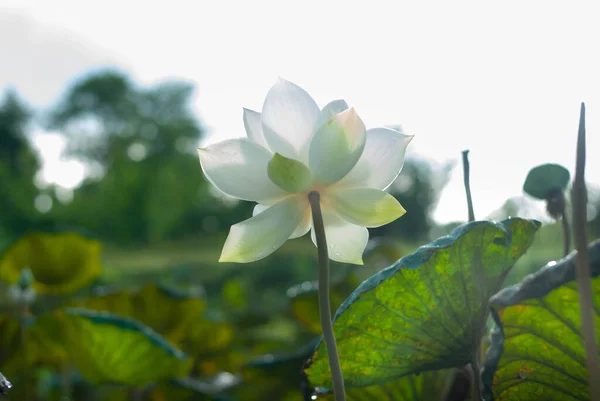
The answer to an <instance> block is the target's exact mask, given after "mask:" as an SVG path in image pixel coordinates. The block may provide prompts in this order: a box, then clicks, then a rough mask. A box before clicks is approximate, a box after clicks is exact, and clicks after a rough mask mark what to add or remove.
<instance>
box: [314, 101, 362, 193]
mask: <svg viewBox="0 0 600 401" xmlns="http://www.w3.org/2000/svg"><path fill="white" fill-rule="evenodd" d="M365 138H366V136H365V125H364V124H363V122H362V120H361V119H360V117H359V116H358V114H356V111H355V110H354V108H350V109H348V110H346V111H343V112H341V113H339V114H337V115H336V116H335V117H333V118H332V119H330V120H329V121H327V123H325V125H323V126H322V127H321V128H319V130H318V131H317V132H316V133H315V136H314V137H313V139H312V141H311V143H310V149H309V152H308V165H309V167H310V169H311V171H312V172H313V175H314V176H315V181H317V182H319V183H320V184H324V185H329V184H333V183H335V182H337V181H339V180H341V179H342V178H343V177H344V176H345V175H346V174H348V173H349V172H350V170H352V168H353V167H354V166H355V165H356V162H357V161H358V160H359V158H360V155H361V154H362V152H363V149H364V147H365V140H366V139H365Z"/></svg>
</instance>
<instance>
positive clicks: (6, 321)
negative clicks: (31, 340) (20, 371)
mask: <svg viewBox="0 0 600 401" xmlns="http://www.w3.org/2000/svg"><path fill="white" fill-rule="evenodd" d="M20 333H21V324H20V322H19V320H17V319H15V318H14V317H11V316H7V315H0V366H1V367H4V366H5V364H6V362H7V361H9V360H10V359H12V357H13V356H14V355H15V353H16V352H17V351H18V349H19V344H20V343H21V336H20Z"/></svg>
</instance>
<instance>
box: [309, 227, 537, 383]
mask: <svg viewBox="0 0 600 401" xmlns="http://www.w3.org/2000/svg"><path fill="white" fill-rule="evenodd" d="M539 226H540V224H539V223H538V222H536V221H531V220H523V219H518V218H516V219H509V220H505V221H504V222H502V223H491V222H486V221H481V222H473V223H468V224H465V225H463V226H461V227H459V228H457V229H455V230H454V231H453V232H452V233H451V234H450V235H449V236H446V237H442V238H440V239H438V240H436V241H434V242H433V243H431V244H429V245H425V246H423V247H421V248H419V249H418V250H417V251H416V252H414V253H413V254H411V255H408V256H405V257H404V258H402V259H400V260H399V261H398V262H397V263H395V264H394V265H392V266H390V267H388V268H386V269H384V270H382V271H381V272H380V273H377V274H376V275H374V276H372V277H370V278H369V279H367V280H366V281H364V282H363V283H362V284H361V285H360V286H359V287H358V288H357V289H356V290H355V291H354V293H352V295H350V297H349V298H348V299H347V300H346V301H344V303H343V304H342V306H341V307H340V308H339V309H338V311H337V313H336V315H335V318H334V326H333V327H334V332H335V335H336V340H337V344H338V350H339V354H340V359H341V365H342V371H343V372H344V379H345V383H346V386H347V387H348V388H351V387H357V386H366V385H372V384H378V383H383V382H385V381H389V380H392V379H394V378H399V377H402V376H406V375H409V374H415V373H420V372H424V371H428V370H433V369H445V368H453V367H460V366H462V365H465V364H468V363H470V362H471V361H472V358H473V357H474V349H476V348H477V347H478V344H479V341H480V339H481V335H482V331H483V327H484V325H485V321H486V316H487V313H486V312H487V300H488V299H489V297H490V296H491V295H493V294H494V293H495V292H496V291H497V290H498V289H499V288H500V285H501V283H502V280H503V279H504V277H506V274H507V273H508V272H509V270H510V269H511V267H512V266H513V265H514V263H515V261H516V260H517V259H518V258H519V257H520V256H521V255H522V254H523V253H524V252H525V251H526V250H527V248H528V247H529V246H530V245H531V243H532V241H533V237H534V234H535V232H536V231H537V229H538V228H539ZM306 373H307V375H308V377H309V380H310V382H311V384H313V385H315V386H318V387H326V388H330V387H331V379H330V374H329V364H328V362H327V351H326V349H325V346H324V344H323V343H321V344H320V345H319V347H318V348H317V350H316V352H315V354H314V355H313V357H312V359H311V362H310V365H309V367H308V368H307V369H306Z"/></svg>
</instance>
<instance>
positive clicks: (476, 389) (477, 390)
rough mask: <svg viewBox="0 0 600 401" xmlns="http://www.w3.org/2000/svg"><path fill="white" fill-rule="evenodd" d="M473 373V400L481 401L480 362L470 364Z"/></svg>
mask: <svg viewBox="0 0 600 401" xmlns="http://www.w3.org/2000/svg"><path fill="white" fill-rule="evenodd" d="M469 368H470V369H469V370H470V371H471V399H472V400H473V401H481V379H480V367H479V361H476V362H471V363H470V364H469Z"/></svg>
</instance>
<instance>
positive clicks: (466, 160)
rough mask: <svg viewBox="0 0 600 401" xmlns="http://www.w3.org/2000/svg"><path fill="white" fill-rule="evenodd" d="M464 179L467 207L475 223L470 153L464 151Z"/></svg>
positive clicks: (470, 217) (470, 218)
mask: <svg viewBox="0 0 600 401" xmlns="http://www.w3.org/2000/svg"><path fill="white" fill-rule="evenodd" d="M462 162H463V177H464V182H465V192H466V193H467V207H468V209H469V221H475V211H474V210H473V199H472V198H471V183H470V178H469V176H470V171H471V169H470V167H469V151H468V150H463V152H462Z"/></svg>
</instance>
